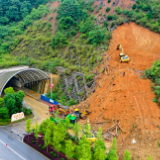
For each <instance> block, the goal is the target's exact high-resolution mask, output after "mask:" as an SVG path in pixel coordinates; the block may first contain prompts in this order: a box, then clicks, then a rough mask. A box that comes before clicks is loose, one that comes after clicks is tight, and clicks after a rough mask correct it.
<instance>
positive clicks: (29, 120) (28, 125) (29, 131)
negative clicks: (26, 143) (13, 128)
mask: <svg viewBox="0 0 160 160" xmlns="http://www.w3.org/2000/svg"><path fill="white" fill-rule="evenodd" d="M26 131H27V133H28V140H29V133H31V119H27V120H26Z"/></svg>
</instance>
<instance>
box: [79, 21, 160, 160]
mask: <svg viewBox="0 0 160 160" xmlns="http://www.w3.org/2000/svg"><path fill="white" fill-rule="evenodd" d="M119 43H121V45H122V46H123V48H124V52H125V53H126V54H127V55H128V56H129V57H130V59H131V60H130V62H129V63H127V64H126V63H120V62H119V51H117V50H116V47H117V44H119ZM159 43H160V36H159V35H158V34H156V33H153V32H151V31H149V30H148V29H144V28H142V27H139V26H137V25H136V24H134V23H130V24H129V25H128V24H125V25H122V26H120V27H118V28H117V29H116V30H114V32H113V34H112V39H111V41H110V46H109V50H108V51H107V52H106V53H107V56H105V58H104V61H107V58H108V57H109V59H110V61H109V62H108V65H110V67H109V69H108V71H107V72H104V73H101V74H99V76H98V80H97V85H96V91H95V92H94V93H93V94H92V95H91V96H90V97H89V98H88V99H87V100H86V101H84V102H82V103H81V104H79V105H78V106H76V108H77V107H79V108H86V106H88V110H89V111H91V115H90V116H89V119H90V122H91V124H92V126H94V130H97V127H102V129H103V132H104V133H105V132H106V131H107V129H108V128H109V127H111V126H112V125H113V124H115V123H116V122H119V124H120V126H121V127H122V129H123V130H124V131H125V134H124V133H123V132H121V133H120V134H119V138H118V144H119V145H118V152H119V155H120V156H122V155H123V152H124V150H126V149H128V150H129V151H131V153H132V155H133V158H136V157H137V158H138V159H140V157H144V158H147V157H148V154H151V156H152V157H153V159H155V160H158V159H159V158H160V157H159V151H160V149H159V148H158V145H157V143H158V140H159V138H160V132H159V129H158V127H157V126H159V117H160V109H159V106H157V104H156V103H154V102H153V101H152V99H154V97H155V95H154V93H153V91H152V89H151V84H150V80H147V79H145V78H141V75H142V72H143V71H145V69H146V68H150V67H151V66H152V64H153V62H154V61H155V60H158V59H160V55H159V50H160V46H159ZM103 67H104V65H101V66H100V68H98V69H99V70H101V68H103ZM124 72H125V76H123V73H124ZM104 121H107V122H106V123H103V124H95V123H96V122H104ZM82 123H83V122H82ZM133 138H134V139H135V140H136V141H137V143H136V144H134V145H133V144H131V141H132V139H133Z"/></svg>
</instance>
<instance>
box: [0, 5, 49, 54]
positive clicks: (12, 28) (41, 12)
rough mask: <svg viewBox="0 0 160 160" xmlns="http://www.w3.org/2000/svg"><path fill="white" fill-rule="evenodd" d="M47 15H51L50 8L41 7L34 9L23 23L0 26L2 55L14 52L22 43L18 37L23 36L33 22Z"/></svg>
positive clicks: (0, 52) (0, 49) (0, 51)
mask: <svg viewBox="0 0 160 160" xmlns="http://www.w3.org/2000/svg"><path fill="white" fill-rule="evenodd" d="M13 13H14V12H13ZM47 13H49V8H48V7H46V6H42V5H40V6H39V7H38V8H37V9H33V10H32V11H31V13H30V14H29V15H27V16H26V17H25V18H23V20H22V21H20V22H18V21H14V22H12V23H11V24H8V25H0V38H1V40H0V54H3V53H8V52H10V51H13V50H14V49H15V48H16V47H17V45H18V44H19V43H20V41H21V38H20V37H19V36H18V35H21V34H22V33H23V32H24V30H25V29H26V28H27V27H28V26H29V25H31V24H32V23H33V21H35V20H37V19H39V18H41V17H44V16H45V15H47Z"/></svg>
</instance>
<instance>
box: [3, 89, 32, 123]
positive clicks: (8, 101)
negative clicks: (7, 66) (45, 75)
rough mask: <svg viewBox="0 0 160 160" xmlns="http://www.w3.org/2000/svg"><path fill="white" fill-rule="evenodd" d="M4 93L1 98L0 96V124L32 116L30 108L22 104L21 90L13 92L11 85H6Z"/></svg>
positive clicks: (22, 94)
mask: <svg viewBox="0 0 160 160" xmlns="http://www.w3.org/2000/svg"><path fill="white" fill-rule="evenodd" d="M4 93H5V95H4V96H3V98H2V97H0V126H1V125H8V124H10V123H16V122H19V121H22V120H25V119H28V118H33V117H34V115H33V114H32V109H31V108H27V107H24V106H23V104H22V102H23V98H24V97H25V94H24V92H23V91H21V90H20V91H18V92H15V91H14V90H13V88H12V87H8V88H6V89H5V90H4ZM22 106H23V107H22Z"/></svg>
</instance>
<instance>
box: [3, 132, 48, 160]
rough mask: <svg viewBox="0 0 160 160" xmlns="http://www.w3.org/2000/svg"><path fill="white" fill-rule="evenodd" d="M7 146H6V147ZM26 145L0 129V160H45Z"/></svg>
mask: <svg viewBox="0 0 160 160" xmlns="http://www.w3.org/2000/svg"><path fill="white" fill-rule="evenodd" d="M6 144H7V146H6ZM46 159H47V158H45V157H43V156H42V155H41V154H39V153H38V152H36V151H35V150H33V149H32V148H30V147H29V146H28V145H26V144H24V143H22V142H20V141H18V140H17V139H15V138H13V137H12V136H10V135H9V134H7V133H6V132H5V131H3V130H2V129H0V160H46Z"/></svg>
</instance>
